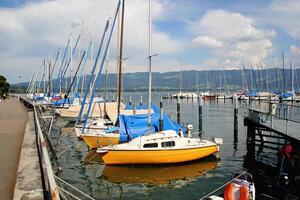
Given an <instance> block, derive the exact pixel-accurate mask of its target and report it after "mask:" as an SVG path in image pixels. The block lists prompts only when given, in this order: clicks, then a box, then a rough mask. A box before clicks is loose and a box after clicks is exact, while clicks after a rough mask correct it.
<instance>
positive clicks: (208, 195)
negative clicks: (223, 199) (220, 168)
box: [200, 172, 246, 200]
mask: <svg viewBox="0 0 300 200" xmlns="http://www.w3.org/2000/svg"><path fill="white" fill-rule="evenodd" d="M245 173H246V172H243V173H241V174H240V175H238V176H237V177H235V178H234V179H231V180H230V181H228V182H226V183H225V184H223V185H221V186H220V187H218V188H217V189H215V190H213V191H212V192H210V193H208V194H207V195H205V196H204V197H201V198H200V200H201V199H205V198H207V197H209V196H210V195H212V194H214V193H215V192H216V191H218V190H220V189H221V188H223V187H225V186H226V185H227V184H229V183H231V182H232V181H234V180H236V179H237V178H239V177H241V176H242V175H244V174H245Z"/></svg>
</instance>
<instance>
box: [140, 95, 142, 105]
mask: <svg viewBox="0 0 300 200" xmlns="http://www.w3.org/2000/svg"><path fill="white" fill-rule="evenodd" d="M140 105H143V96H141V99H140Z"/></svg>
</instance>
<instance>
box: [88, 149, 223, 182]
mask: <svg viewBox="0 0 300 200" xmlns="http://www.w3.org/2000/svg"><path fill="white" fill-rule="evenodd" d="M85 161H86V163H88V162H101V157H100V156H99V155H98V154H96V153H95V152H94V151H91V152H90V153H89V154H88V155H87V156H86V157H85ZM216 167H217V159H216V158H215V157H214V156H211V157H208V158H205V159H201V160H197V161H194V162H188V163H181V164H176V165H174V164H173V165H121V166H117V165H107V166H105V167H104V170H103V172H102V178H104V179H106V180H108V181H109V182H112V183H133V184H136V183H146V184H153V185H161V184H170V183H172V182H173V181H176V180H185V181H187V182H188V181H191V180H193V178H197V177H199V176H204V175H205V173H206V172H207V171H209V170H212V169H214V168H216Z"/></svg>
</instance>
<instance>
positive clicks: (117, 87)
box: [116, 10, 121, 98]
mask: <svg viewBox="0 0 300 200" xmlns="http://www.w3.org/2000/svg"><path fill="white" fill-rule="evenodd" d="M120 16H121V15H120V10H119V11H118V24H117V25H118V29H117V55H118V54H119V52H120V24H121V23H120V21H121V20H120ZM118 94H119V57H118V56H117V64H116V97H117V98H118Z"/></svg>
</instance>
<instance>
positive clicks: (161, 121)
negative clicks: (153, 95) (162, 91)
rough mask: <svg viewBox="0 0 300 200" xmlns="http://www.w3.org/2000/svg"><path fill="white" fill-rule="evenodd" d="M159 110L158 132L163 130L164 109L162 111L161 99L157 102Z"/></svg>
mask: <svg viewBox="0 0 300 200" xmlns="http://www.w3.org/2000/svg"><path fill="white" fill-rule="evenodd" d="M159 108H160V116H159V130H160V131H163V130H164V109H163V101H162V98H160V102H159Z"/></svg>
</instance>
